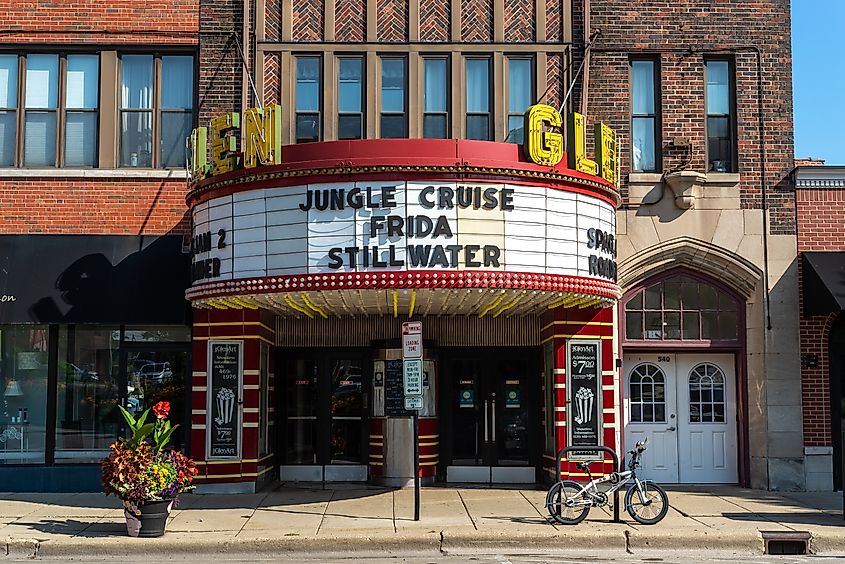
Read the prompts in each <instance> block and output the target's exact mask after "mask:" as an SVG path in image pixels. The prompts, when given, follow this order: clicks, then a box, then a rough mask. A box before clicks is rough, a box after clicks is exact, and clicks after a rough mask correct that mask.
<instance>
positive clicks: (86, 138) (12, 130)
mask: <svg viewBox="0 0 845 564" xmlns="http://www.w3.org/2000/svg"><path fill="white" fill-rule="evenodd" d="M19 70H22V72H19ZM99 71H100V57H99V55H65V56H60V55H58V54H47V53H38V54H28V55H26V56H23V57H19V56H18V55H0V166H16V165H17V164H18V155H21V158H20V165H21V166H25V167H57V166H72V167H91V166H94V165H95V164H96V154H97V119H98V101H99V100H98V98H99ZM21 75H22V76H23V80H19V77H20V76H21ZM20 102H22V103H23V108H20V109H22V111H23V123H22V124H21V125H22V129H23V131H22V133H23V134H22V135H19V134H18V126H17V121H18V110H19V107H18V104H19V103H20ZM20 144H22V147H20V148H19V145H20ZM60 148H61V150H59V149H60Z"/></svg>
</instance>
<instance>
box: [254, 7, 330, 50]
mask: <svg viewBox="0 0 845 564" xmlns="http://www.w3.org/2000/svg"><path fill="white" fill-rule="evenodd" d="M268 8H269V6H268ZM323 13H324V8H323V2H322V1H321V0H308V1H301V2H294V3H293V19H292V21H291V35H292V37H293V40H294V41H320V40H321V39H323Z"/></svg>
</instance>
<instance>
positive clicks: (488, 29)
mask: <svg viewBox="0 0 845 564" xmlns="http://www.w3.org/2000/svg"><path fill="white" fill-rule="evenodd" d="M461 24H462V27H463V29H462V30H461V38H462V39H463V40H464V41H466V42H468V43H483V42H486V41H492V40H493V0H463V2H461Z"/></svg>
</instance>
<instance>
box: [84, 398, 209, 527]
mask: <svg viewBox="0 0 845 564" xmlns="http://www.w3.org/2000/svg"><path fill="white" fill-rule="evenodd" d="M118 407H120V412H121V413H122V414H123V418H124V419H126V423H127V424H128V425H129V429H130V430H131V431H132V437H131V438H130V439H124V438H120V439H118V440H117V441H115V442H114V443H113V444H112V445H111V447H110V448H111V453H110V454H109V455H108V456H107V457H106V458H104V459H103V461H102V463H101V464H100V466H101V468H102V479H101V481H102V485H103V491H104V492H106V495H115V496H117V497H119V498H120V499H121V500H122V501H123V507H124V512H123V514H124V516H125V517H126V530H127V532H128V533H129V536H132V537H137V536H141V537H160V536H162V535H163V534H164V528H165V525H166V524H167V517H168V516H169V515H170V510H171V509H172V507H173V504H174V503H175V502H177V500H178V496H179V494H181V493H184V492H187V491H190V490H192V489H194V486H193V481H194V476H196V474H197V468H196V465H194V462H193V460H191V459H190V458H188V457H187V456H185V455H184V454H182V453H180V452H179V451H176V450H167V449H165V448H164V446H165V445H167V442H168V441H169V440H170V436H171V435H172V434H173V431H175V430H176V428H177V427H178V425H171V424H170V421H168V420H167V416H168V414H169V412H170V403H169V402H166V401H160V402H158V403H157V404H155V405H154V406H153V408H152V411H153V413H155V417H156V418H155V421H154V422H153V423H147V422H146V421H147V416H148V415H149V413H150V410H149V409H147V410H146V411H144V412H143V413H142V414H141V415H140V416H139V417H138V418H137V419H135V417H133V416H132V414H131V413H129V412H128V411H126V409H124V408H123V407H122V406H118Z"/></svg>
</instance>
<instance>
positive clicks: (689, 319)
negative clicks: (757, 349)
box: [620, 269, 745, 484]
mask: <svg viewBox="0 0 845 564" xmlns="http://www.w3.org/2000/svg"><path fill="white" fill-rule="evenodd" d="M621 308H622V312H621V317H622V323H621V324H620V325H621V331H620V332H621V335H620V337H621V339H620V340H621V342H622V348H623V363H622V373H623V391H622V395H623V405H624V412H625V413H624V416H625V444H626V445H631V444H634V442H636V441H638V440H641V439H643V438H645V437H648V439H649V441H650V445H651V446H650V449H649V450H648V451H647V452H646V455H645V457H644V459H643V466H644V468H645V469H646V473H647V475H648V476H649V477H650V478H653V479H654V480H656V481H661V482H664V483H690V484H707V483H711V484H712V483H726V484H734V483H738V482H739V481H740V460H739V452H740V437H741V432H740V431H741V428H740V424H739V421H740V420H741V419H742V417H740V415H741V414H742V413H743V412H744V410H743V409H742V406H741V398H742V397H743V395H742V394H740V393H739V390H741V389H742V387H741V386H740V385H738V382H739V379H740V376H741V374H742V373H741V368H742V363H739V362H738V359H741V358H743V356H742V351H743V347H744V340H743V335H744V327H745V319H744V300H742V299H741V298H740V297H739V296H737V295H736V294H735V293H734V292H733V291H732V290H731V289H729V288H728V287H726V286H723V285H722V284H720V283H718V282H716V281H715V280H713V279H711V278H709V277H707V276H704V275H702V274H700V273H697V272H694V271H691V270H687V269H675V270H672V271H670V272H667V273H664V274H661V275H658V276H654V277H651V278H649V279H648V280H646V281H645V282H644V283H642V284H641V285H639V286H637V287H635V288H634V289H633V290H631V291H629V292H628V293H627V294H626V295H625V296H624V298H623V300H622V302H621Z"/></svg>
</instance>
